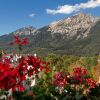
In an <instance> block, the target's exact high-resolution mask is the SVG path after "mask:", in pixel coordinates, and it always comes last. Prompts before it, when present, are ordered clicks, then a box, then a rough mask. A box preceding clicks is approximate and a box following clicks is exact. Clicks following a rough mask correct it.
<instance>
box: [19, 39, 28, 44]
mask: <svg viewBox="0 0 100 100" xmlns="http://www.w3.org/2000/svg"><path fill="white" fill-rule="evenodd" d="M21 44H24V45H28V44H29V42H28V38H23V39H22V42H21Z"/></svg>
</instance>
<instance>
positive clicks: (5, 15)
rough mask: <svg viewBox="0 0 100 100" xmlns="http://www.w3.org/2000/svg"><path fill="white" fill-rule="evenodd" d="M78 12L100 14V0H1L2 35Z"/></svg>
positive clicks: (0, 23)
mask: <svg viewBox="0 0 100 100" xmlns="http://www.w3.org/2000/svg"><path fill="white" fill-rule="evenodd" d="M77 12H84V13H90V14H92V15H94V16H100V0H0V35H2V34H7V33H10V32H13V31H15V30H16V29H18V28H21V27H24V26H28V25H32V26H34V27H36V28H40V27H42V26H45V25H48V24H49V23H51V22H52V21H55V20H59V19H62V18H64V17H68V16H71V15H73V14H75V13H77Z"/></svg>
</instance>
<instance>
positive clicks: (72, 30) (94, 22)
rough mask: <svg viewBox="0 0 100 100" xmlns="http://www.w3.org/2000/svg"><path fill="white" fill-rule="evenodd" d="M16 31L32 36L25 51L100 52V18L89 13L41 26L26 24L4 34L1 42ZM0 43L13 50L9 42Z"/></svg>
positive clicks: (84, 53) (9, 37)
mask: <svg viewBox="0 0 100 100" xmlns="http://www.w3.org/2000/svg"><path fill="white" fill-rule="evenodd" d="M26 33H28V34H26ZM14 34H15V35H16V34H17V35H20V36H21V37H28V38H29V41H30V45H29V46H28V47H27V48H26V47H25V48H24V50H23V53H34V52H36V53H38V54H39V55H44V54H47V53H51V52H54V53H59V54H74V55H95V54H97V53H98V52H100V18H99V17H93V16H91V15H88V14H83V13H79V14H77V15H74V16H72V17H70V18H64V19H62V20H60V21H56V22H53V23H51V24H50V25H48V26H45V27H42V28H40V29H35V28H33V27H32V26H28V27H24V28H21V29H19V30H16V31H15V32H12V33H10V34H8V35H5V36H1V37H0V42H1V41H4V44H5V45H7V43H9V42H10V41H11V40H12V39H13V36H14ZM5 40H6V41H5ZM0 47H2V48H4V49H5V50H7V51H8V52H11V48H9V47H7V46H4V45H1V44H0Z"/></svg>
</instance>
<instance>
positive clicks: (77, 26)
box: [48, 13, 100, 39]
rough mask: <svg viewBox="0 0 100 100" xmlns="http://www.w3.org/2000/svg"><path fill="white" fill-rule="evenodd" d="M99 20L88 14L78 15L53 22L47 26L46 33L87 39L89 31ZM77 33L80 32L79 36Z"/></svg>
mask: <svg viewBox="0 0 100 100" xmlns="http://www.w3.org/2000/svg"><path fill="white" fill-rule="evenodd" d="M98 20H100V19H99V18H98V17H93V16H91V15H89V14H84V13H79V14H76V15H74V16H72V17H68V18H65V19H62V20H59V21H55V22H53V23H51V24H50V25H49V29H48V31H51V33H52V34H54V33H61V34H65V35H66V36H67V37H68V38H69V37H70V38H72V37H74V36H76V35H77V38H76V39H79V38H84V37H87V35H88V34H89V31H90V29H91V27H93V25H95V23H96V22H97V21H98ZM79 32H81V33H80V34H79Z"/></svg>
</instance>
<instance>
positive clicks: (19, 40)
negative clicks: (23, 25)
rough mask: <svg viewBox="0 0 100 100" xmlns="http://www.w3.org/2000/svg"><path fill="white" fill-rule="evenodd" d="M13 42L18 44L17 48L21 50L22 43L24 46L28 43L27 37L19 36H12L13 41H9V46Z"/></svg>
mask: <svg viewBox="0 0 100 100" xmlns="http://www.w3.org/2000/svg"><path fill="white" fill-rule="evenodd" d="M13 44H16V45H18V48H19V50H22V45H25V46H26V45H28V44H29V42H28V38H23V39H20V37H19V36H14V42H10V43H9V46H12V45H13Z"/></svg>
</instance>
